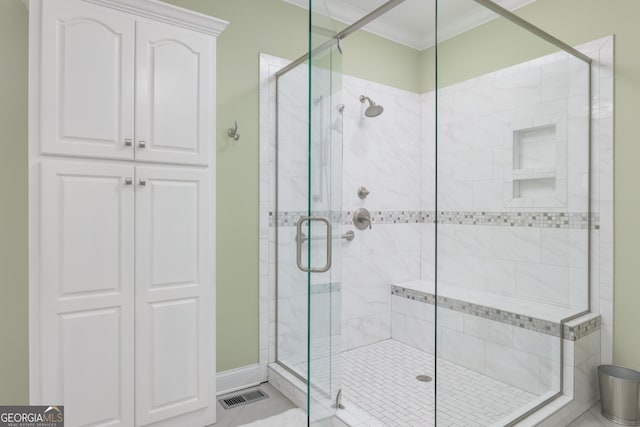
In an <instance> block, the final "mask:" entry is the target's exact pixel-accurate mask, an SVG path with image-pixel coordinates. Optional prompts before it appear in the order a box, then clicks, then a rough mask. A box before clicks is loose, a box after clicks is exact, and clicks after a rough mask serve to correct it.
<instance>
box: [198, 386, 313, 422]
mask: <svg viewBox="0 0 640 427" xmlns="http://www.w3.org/2000/svg"><path fill="white" fill-rule="evenodd" d="M257 388H261V389H262V391H264V392H265V393H267V394H268V395H269V398H268V399H263V400H259V401H257V402H254V403H249V404H246V405H241V406H237V407H235V408H232V409H228V410H225V409H224V408H223V407H222V405H220V402H217V416H218V420H217V422H216V423H215V424H213V426H215V427H236V426H241V425H243V424H247V423H250V422H253V421H256V420H261V419H264V418H268V417H270V416H272V415H276V414H279V413H281V412H285V411H287V410H289V409H292V408H295V407H296V405H295V404H293V402H291V401H290V400H289V399H287V398H286V397H284V395H282V394H281V393H280V392H279V391H278V390H276V389H275V388H273V387H272V386H271V385H269V384H268V383H265V384H261V385H260V386H259V387H251V388H248V389H246V390H242V392H247V391H250V390H255V389H257ZM239 392H240V391H237V392H234V393H231V394H229V395H224V396H218V397H217V399H222V398H225V397H228V396H230V395H234V394H237V393H239ZM210 427H211V426H210ZM301 427H302V426H301Z"/></svg>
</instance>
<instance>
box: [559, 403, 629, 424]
mask: <svg viewBox="0 0 640 427" xmlns="http://www.w3.org/2000/svg"><path fill="white" fill-rule="evenodd" d="M619 426H620V424H616V423H614V422H613V421H609V420H608V419H606V418H605V417H604V416H602V414H601V413H600V403H598V404H597V405H594V406H593V407H592V408H591V409H589V410H588V411H587V412H585V413H584V414H582V415H580V417H578V418H577V419H576V420H575V421H574V422H572V423H571V424H569V425H568V426H567V427H619Z"/></svg>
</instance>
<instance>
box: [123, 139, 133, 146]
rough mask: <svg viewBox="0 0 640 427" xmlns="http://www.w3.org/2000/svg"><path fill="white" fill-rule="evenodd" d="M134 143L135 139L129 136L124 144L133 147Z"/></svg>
mask: <svg viewBox="0 0 640 427" xmlns="http://www.w3.org/2000/svg"><path fill="white" fill-rule="evenodd" d="M132 145H133V141H132V140H131V139H129V138H127V139H125V140H124V146H125V147H131V146H132Z"/></svg>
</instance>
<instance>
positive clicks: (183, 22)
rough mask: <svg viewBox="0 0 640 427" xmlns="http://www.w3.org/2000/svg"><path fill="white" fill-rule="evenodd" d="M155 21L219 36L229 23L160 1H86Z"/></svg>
mask: <svg viewBox="0 0 640 427" xmlns="http://www.w3.org/2000/svg"><path fill="white" fill-rule="evenodd" d="M84 1H86V2H88V3H93V4H97V5H100V6H104V7H108V8H111V9H116V10H120V11H123V12H127V13H131V14H134V15H138V16H142V17H145V18H149V19H153V20H154V21H160V22H165V23H167V24H171V25H175V26H177V27H182V28H186V29H188V30H193V31H198V32H201V33H205V34H209V35H212V36H215V37H217V36H219V35H220V34H221V33H222V32H223V31H224V29H225V28H226V27H227V25H229V22H227V21H224V20H222V19H218V18H214V17H212V16H209V15H205V14H203V13H199V12H194V11H192V10H188V9H184V8H181V7H178V6H174V5H171V4H168V3H164V2H161V1H158V0H84Z"/></svg>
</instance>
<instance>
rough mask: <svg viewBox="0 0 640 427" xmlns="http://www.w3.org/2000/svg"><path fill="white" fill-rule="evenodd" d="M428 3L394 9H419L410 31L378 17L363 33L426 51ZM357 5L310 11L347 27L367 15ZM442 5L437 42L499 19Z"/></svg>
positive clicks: (519, 0) (299, 0)
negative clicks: (420, 19)
mask: <svg viewBox="0 0 640 427" xmlns="http://www.w3.org/2000/svg"><path fill="white" fill-rule="evenodd" d="M282 1H284V2H285V3H289V4H291V5H294V6H298V7H301V8H304V9H309V0H282ZM430 1H431V3H433V4H427V3H422V2H417V1H407V2H406V3H404V4H402V5H400V6H398V7H399V8H402V7H404V8H407V7H408V8H412V9H415V6H416V4H418V3H419V4H420V5H421V6H422V9H421V10H420V11H418V10H414V11H413V12H414V13H413V15H414V16H425V20H424V23H421V24H420V25H415V23H414V24H413V29H412V28H411V27H412V25H406V24H405V23H403V22H398V15H396V16H395V17H394V19H386V18H385V15H382V16H380V17H379V18H377V19H375V20H374V21H372V22H370V23H369V24H367V25H365V26H364V27H363V30H364V31H367V32H369V33H371V34H375V35H377V36H380V37H383V38H385V39H388V40H391V41H394V42H396V43H399V44H402V45H405V46H408V47H411V48H413V49H416V50H419V51H422V50H424V49H427V48H430V47H432V46H434V45H435V44H436V35H435V27H434V24H435V22H433V21H434V19H429V17H428V14H427V13H426V12H428V11H429V10H433V9H435V0H430ZM493 1H495V3H496V4H498V5H500V6H502V7H504V8H506V9H508V10H511V11H513V10H515V9H518V8H520V7H523V6H526V5H527V4H530V3H533V2H534V1H535V0H493ZM357 3H358V2H349V1H348V0H323V2H321V3H320V4H321V5H323V6H326V7H315V8H314V9H315V10H316V13H318V14H323V15H330V17H331V18H332V19H334V20H336V21H338V22H342V23H345V24H351V23H353V22H356V21H357V20H358V19H360V18H362V17H363V16H364V15H366V14H367V13H368V11H365V10H362V7H361V6H360V7H359V6H358V5H357ZM378 3H379V2H377V3H376V5H378ZM456 3H460V4H456ZM360 4H362V2H360ZM445 5H446V6H448V7H449V8H451V7H453V9H449V11H448V13H445V9H444V8H441V9H442V10H440V11H439V12H441V15H440V20H441V23H446V25H441V26H440V32H439V34H438V40H440V41H444V40H447V39H450V38H453V37H455V36H457V35H459V34H462V33H464V32H466V31H469V30H471V29H473V28H476V27H479V26H480V25H483V24H485V23H487V22H489V21H492V20H493V19H496V18H498V17H499V16H498V15H496V14H495V13H493V12H491V11H490V10H489V9H485V8H484V7H482V6H481V5H478V7H476V8H475V12H473V13H462V12H464V10H465V9H467V7H464V6H465V5H464V3H461V2H449V3H446V4H445ZM372 8H373V6H372ZM327 9H328V10H327ZM393 12H394V10H391V11H390V12H389V13H393ZM454 18H455V19H454Z"/></svg>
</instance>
